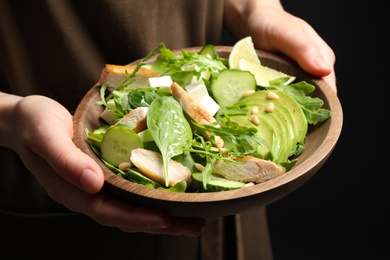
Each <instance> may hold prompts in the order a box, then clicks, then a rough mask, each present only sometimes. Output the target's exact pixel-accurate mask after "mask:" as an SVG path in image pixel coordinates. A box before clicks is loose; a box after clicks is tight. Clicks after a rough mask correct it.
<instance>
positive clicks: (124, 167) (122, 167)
mask: <svg viewBox="0 0 390 260" xmlns="http://www.w3.org/2000/svg"><path fill="white" fill-rule="evenodd" d="M118 168H119V170H121V171H126V170H127V169H129V168H131V163H130V162H123V163H120V164H119V165H118Z"/></svg>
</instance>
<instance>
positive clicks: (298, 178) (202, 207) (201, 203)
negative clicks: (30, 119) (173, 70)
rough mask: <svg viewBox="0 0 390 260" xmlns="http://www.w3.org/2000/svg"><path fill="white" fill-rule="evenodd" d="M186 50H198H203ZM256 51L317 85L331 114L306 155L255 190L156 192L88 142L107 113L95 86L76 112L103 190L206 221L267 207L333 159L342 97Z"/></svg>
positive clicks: (78, 133)
mask: <svg viewBox="0 0 390 260" xmlns="http://www.w3.org/2000/svg"><path fill="white" fill-rule="evenodd" d="M231 49H232V47H230V46H217V51H218V54H219V55H220V56H221V57H225V58H227V57H228V55H229V53H230V52H231ZM186 50H195V51H199V50H200V47H195V48H187V49H186ZM257 53H258V55H259V57H260V59H261V62H262V64H263V65H266V66H268V67H271V68H274V69H277V70H280V71H283V72H285V73H287V74H290V75H295V76H296V77H297V79H296V81H303V80H304V81H306V82H308V83H310V84H313V85H314V86H315V87H316V90H315V92H314V93H313V96H316V97H319V98H321V99H322V100H323V101H324V108H327V109H329V110H331V112H332V116H331V117H330V118H329V119H328V120H327V121H325V122H323V123H321V124H318V125H316V126H310V127H309V131H308V135H307V141H306V143H305V147H306V148H305V151H304V152H303V154H301V155H300V156H299V158H298V163H297V164H296V165H295V166H294V167H293V168H292V169H291V170H290V171H288V172H287V173H286V174H283V175H281V176H279V177H277V178H275V179H272V180H269V181H267V182H264V183H260V184H256V185H254V186H252V187H245V188H241V189H237V190H230V191H221V192H208V193H175V192H166V191H161V190H154V189H150V188H146V187H144V186H141V185H138V184H135V183H132V182H130V181H128V180H126V179H123V178H121V177H118V176H117V175H115V174H114V173H113V172H112V171H110V170H109V169H108V168H107V167H106V166H105V165H104V164H103V163H102V161H101V160H100V159H99V157H98V156H96V154H95V153H94V152H93V151H92V150H91V148H90V146H89V145H88V144H87V142H86V136H85V133H84V129H85V128H88V129H89V130H90V131H93V130H94V129H95V128H96V127H98V126H99V125H100V123H99V116H100V113H101V112H102V111H103V108H102V107H101V106H97V105H96V104H95V103H96V101H98V100H100V95H99V89H100V85H98V84H96V85H95V86H93V87H92V88H91V89H90V90H89V91H88V92H87V93H86V95H85V96H84V98H83V99H82V100H81V102H80V104H79V106H78V108H77V110H76V112H75V115H74V133H75V134H74V143H75V144H76V145H77V146H78V147H79V148H80V149H81V150H82V151H83V152H85V153H86V154H88V155H89V156H91V157H92V158H93V159H94V160H95V161H96V162H97V163H98V164H99V165H100V166H101V167H102V169H103V172H104V175H105V185H104V189H106V190H107V191H108V192H110V193H112V195H113V196H116V197H117V198H118V199H121V200H124V201H127V202H129V203H131V204H137V205H143V206H147V207H152V208H157V209H161V210H164V211H166V212H167V213H168V214H170V215H172V216H181V217H202V218H203V217H218V216H228V215H234V214H238V213H243V212H245V211H249V210H253V209H256V208H259V207H263V206H266V205H268V204H270V203H273V202H275V201H277V200H279V199H281V198H283V197H284V196H286V195H288V194H290V193H291V192H293V191H294V190H296V189H298V188H299V187H300V186H301V185H303V184H304V183H305V182H306V181H307V180H309V179H310V178H311V177H312V176H313V175H314V174H315V173H316V172H317V171H318V170H319V169H320V168H321V166H322V165H323V164H324V163H325V162H326V160H327V159H328V158H329V156H330V154H331V153H332V151H333V149H334V147H335V145H336V143H337V140H338V138H339V136H340V133H341V129H342V123H343V114H342V107H341V104H340V102H339V99H338V97H337V95H336V94H335V93H334V92H333V90H332V89H331V88H330V87H329V86H328V85H327V84H326V83H325V82H324V81H323V80H322V79H319V78H315V77H313V76H311V75H309V74H307V73H306V72H304V71H303V70H302V69H301V68H299V66H298V65H297V64H296V63H295V62H293V61H291V60H290V59H288V58H285V57H281V56H277V55H274V54H271V53H267V52H263V51H257ZM136 62H138V61H136ZM133 63H135V62H133Z"/></svg>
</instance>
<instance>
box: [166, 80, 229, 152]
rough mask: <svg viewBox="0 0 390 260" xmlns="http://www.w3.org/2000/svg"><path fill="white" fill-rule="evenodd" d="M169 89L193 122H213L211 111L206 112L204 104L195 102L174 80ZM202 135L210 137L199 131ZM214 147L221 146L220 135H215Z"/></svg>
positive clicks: (204, 123) (203, 123)
mask: <svg viewBox="0 0 390 260" xmlns="http://www.w3.org/2000/svg"><path fill="white" fill-rule="evenodd" d="M171 91H172V95H173V98H174V99H176V101H177V102H179V103H180V105H181V107H182V108H183V110H184V112H185V113H186V114H187V116H188V117H190V118H191V119H192V120H193V121H194V122H196V123H198V124H200V125H207V124H211V123H214V122H215V121H216V120H215V118H214V117H213V115H212V114H211V113H209V112H208V110H207V109H206V108H204V106H202V105H201V104H199V103H198V102H196V101H195V100H194V99H193V98H192V97H191V96H190V95H189V94H188V93H187V91H185V90H184V89H183V88H182V87H181V86H180V85H179V84H177V83H176V82H174V83H173V84H172V85H171ZM201 134H202V135H203V137H205V138H207V139H210V133H209V132H207V131H206V132H204V133H201ZM215 143H216V147H218V148H222V147H223V140H222V138H221V137H219V136H216V137H215Z"/></svg>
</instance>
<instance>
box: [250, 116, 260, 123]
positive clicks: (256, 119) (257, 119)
mask: <svg viewBox="0 0 390 260" xmlns="http://www.w3.org/2000/svg"><path fill="white" fill-rule="evenodd" d="M251 121H252V123H253V124H255V125H260V121H259V118H258V117H257V116H256V115H252V116H251Z"/></svg>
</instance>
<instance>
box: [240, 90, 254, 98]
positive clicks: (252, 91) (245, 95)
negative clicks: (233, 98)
mask: <svg viewBox="0 0 390 260" xmlns="http://www.w3.org/2000/svg"><path fill="white" fill-rule="evenodd" d="M255 92H256V90H253V89H249V90H246V91H245V92H244V94H242V96H243V97H247V96H249V95H252V94H253V93H255Z"/></svg>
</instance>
